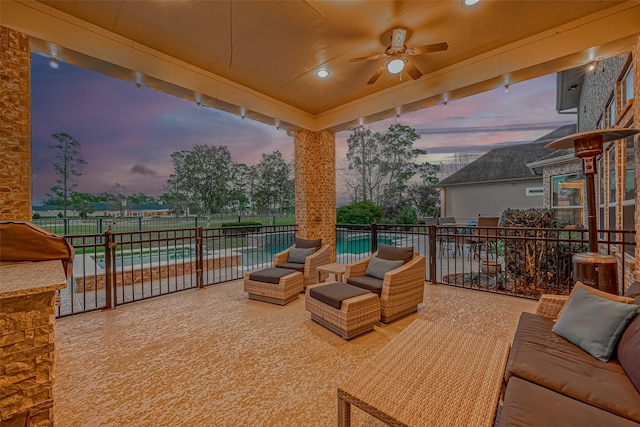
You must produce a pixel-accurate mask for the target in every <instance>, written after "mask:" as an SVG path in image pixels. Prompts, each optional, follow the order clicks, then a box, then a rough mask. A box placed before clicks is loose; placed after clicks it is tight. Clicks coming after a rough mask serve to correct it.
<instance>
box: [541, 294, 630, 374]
mask: <svg viewBox="0 0 640 427" xmlns="http://www.w3.org/2000/svg"><path fill="white" fill-rule="evenodd" d="M637 310H638V306H637V305H635V304H625V303H622V302H615V301H611V300H607V299H605V298H601V297H599V296H596V295H593V294H592V293H590V292H588V291H585V290H584V289H577V290H576V292H575V293H574V294H573V296H572V297H571V298H570V299H569V301H567V304H566V305H565V307H564V311H563V312H562V314H561V315H560V317H558V320H557V321H556V324H555V325H554V326H553V329H552V331H553V332H555V333H556V334H558V335H560V336H561V337H562V338H564V339H566V340H567V341H570V342H572V343H574V344H575V345H577V346H578V347H580V348H581V349H583V350H584V351H586V352H587V353H589V354H590V355H592V356H593V357H595V358H596V359H598V360H601V361H603V362H608V361H609V359H610V358H611V355H612V354H613V349H614V348H615V346H616V344H617V343H618V339H620V336H621V335H622V332H624V328H625V327H626V326H627V324H628V323H629V321H630V320H631V319H632V318H633V316H635V315H636V311H637Z"/></svg>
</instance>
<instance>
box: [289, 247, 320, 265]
mask: <svg viewBox="0 0 640 427" xmlns="http://www.w3.org/2000/svg"><path fill="white" fill-rule="evenodd" d="M315 251H316V248H308V249H301V248H291V249H289V259H287V262H293V263H295V264H304V260H305V258H307V257H308V256H309V255H311V254H312V253H314V252H315Z"/></svg>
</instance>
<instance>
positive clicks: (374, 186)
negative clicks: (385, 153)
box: [345, 127, 383, 201]
mask: <svg viewBox="0 0 640 427" xmlns="http://www.w3.org/2000/svg"><path fill="white" fill-rule="evenodd" d="M381 143H382V135H381V134H380V133H377V132H376V133H375V134H372V133H371V130H370V129H367V128H364V127H360V128H356V129H353V133H352V134H351V135H350V136H349V138H348V139H347V162H348V171H349V172H350V174H349V176H348V177H347V180H346V181H345V184H346V185H347V187H349V188H350V189H351V191H352V193H353V196H354V197H353V199H354V201H357V200H361V201H366V200H377V199H379V196H380V195H381V191H380V185H381V183H382V180H383V176H382V172H381V171H380V166H381V155H382V153H381Z"/></svg>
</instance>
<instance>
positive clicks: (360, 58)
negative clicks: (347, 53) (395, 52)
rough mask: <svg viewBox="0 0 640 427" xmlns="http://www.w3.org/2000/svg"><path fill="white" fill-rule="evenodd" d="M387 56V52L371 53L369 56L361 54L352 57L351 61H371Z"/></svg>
mask: <svg viewBox="0 0 640 427" xmlns="http://www.w3.org/2000/svg"><path fill="white" fill-rule="evenodd" d="M385 56H387V54H386V53H379V54H376V55H369V56H360V57H358V58H351V59H350V60H349V62H358V61H371V60H372V59H380V58H384V57H385Z"/></svg>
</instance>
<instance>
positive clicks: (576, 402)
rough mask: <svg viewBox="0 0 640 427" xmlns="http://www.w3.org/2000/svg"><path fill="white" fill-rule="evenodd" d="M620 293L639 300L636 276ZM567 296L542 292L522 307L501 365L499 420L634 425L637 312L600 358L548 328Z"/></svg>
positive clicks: (639, 361) (637, 421) (638, 404)
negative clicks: (609, 353) (529, 309)
mask: <svg viewBox="0 0 640 427" xmlns="http://www.w3.org/2000/svg"><path fill="white" fill-rule="evenodd" d="M625 296H627V297H631V298H634V299H635V304H636V305H640V282H635V283H633V284H632V285H631V286H630V287H629V288H628V289H627V291H626V292H625ZM566 298H567V297H558V296H543V297H542V298H541V299H540V302H539V304H538V309H537V314H531V313H523V314H522V315H521V317H520V322H519V324H518V328H517V330H516V334H515V337H514V341H513V344H512V347H511V352H510V354H509V360H508V362H507V367H506V369H505V375H504V380H505V384H506V390H505V396H504V403H503V405H502V411H501V416H500V424H499V425H500V426H502V427H506V426H534V425H536V426H563V427H564V426H581V427H582V426H594V427H595V426H639V425H640V315H636V316H635V317H634V318H633V319H632V320H631V322H630V323H629V325H628V326H627V327H626V329H624V330H623V331H624V332H623V333H622V335H621V337H620V340H619V341H618V344H617V347H616V348H615V350H614V357H613V358H612V359H611V360H609V361H608V362H602V361H600V360H598V359H596V358H595V357H593V356H591V355H590V354H588V353H587V352H586V351H583V350H582V349H581V348H580V347H578V346H576V345H574V344H572V343H571V342H569V341H567V340H565V339H564V338H562V337H560V336H558V335H557V334H555V333H554V332H552V328H553V327H554V319H555V318H556V317H557V314H558V311H559V310H560V309H561V308H562V306H563V305H564V302H565V300H566Z"/></svg>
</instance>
